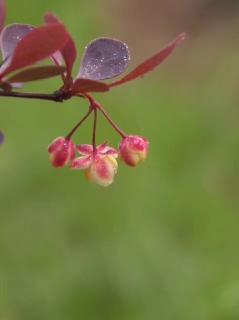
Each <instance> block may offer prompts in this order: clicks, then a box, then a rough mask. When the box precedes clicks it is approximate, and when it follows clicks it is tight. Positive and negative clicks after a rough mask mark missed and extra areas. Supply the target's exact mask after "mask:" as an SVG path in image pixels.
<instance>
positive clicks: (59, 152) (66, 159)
mask: <svg viewBox="0 0 239 320" xmlns="http://www.w3.org/2000/svg"><path fill="white" fill-rule="evenodd" d="M48 152H49V153H50V161H51V163H52V165H53V167H56V168H61V167H64V166H66V165H68V164H69V163H70V161H71V160H73V159H74V156H75V146H74V143H73V142H72V141H71V140H69V139H66V138H64V137H59V138H56V139H55V140H54V141H53V142H52V143H51V144H50V145H49V147H48Z"/></svg>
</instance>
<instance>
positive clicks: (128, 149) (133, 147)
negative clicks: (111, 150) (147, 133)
mask: <svg viewBox="0 0 239 320" xmlns="http://www.w3.org/2000/svg"><path fill="white" fill-rule="evenodd" d="M148 146H149V142H148V140H147V139H145V138H143V137H140V136H133V135H130V136H127V137H125V138H124V139H123V140H122V141H121V144H120V148H119V149H120V156H121V159H122V160H123V161H124V162H125V163H126V164H127V165H129V166H131V167H135V166H137V165H138V164H139V163H141V162H143V161H144V160H145V159H146V157H147V154H148Z"/></svg>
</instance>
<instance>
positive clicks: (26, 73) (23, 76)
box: [7, 66, 65, 82]
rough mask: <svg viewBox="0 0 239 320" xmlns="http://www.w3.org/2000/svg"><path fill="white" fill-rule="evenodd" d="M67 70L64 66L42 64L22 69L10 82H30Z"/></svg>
mask: <svg viewBox="0 0 239 320" xmlns="http://www.w3.org/2000/svg"><path fill="white" fill-rule="evenodd" d="M64 71H65V67H62V66H41V67H33V68H30V69H27V70H23V71H20V72H19V73H17V74H15V75H14V76H12V77H11V78H9V79H8V80H7V81H8V82H29V81H35V80H41V79H46V78H51V77H55V76H58V75H60V74H62V73H63V72H64Z"/></svg>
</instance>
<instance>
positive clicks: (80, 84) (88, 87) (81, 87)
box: [73, 79, 109, 93]
mask: <svg viewBox="0 0 239 320" xmlns="http://www.w3.org/2000/svg"><path fill="white" fill-rule="evenodd" d="M105 91H109V86H108V85H107V84H106V83H103V82H100V81H95V80H90V79H76V81H75V82H74V86H73V93H84V92H105Z"/></svg>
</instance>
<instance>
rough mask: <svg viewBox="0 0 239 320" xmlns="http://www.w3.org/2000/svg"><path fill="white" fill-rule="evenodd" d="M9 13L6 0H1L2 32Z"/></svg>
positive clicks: (0, 26)
mask: <svg viewBox="0 0 239 320" xmlns="http://www.w3.org/2000/svg"><path fill="white" fill-rule="evenodd" d="M6 14H7V7H6V3H5V1H4V0H0V32H1V31H2V29H3V27H4V24H5V20H6Z"/></svg>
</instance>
